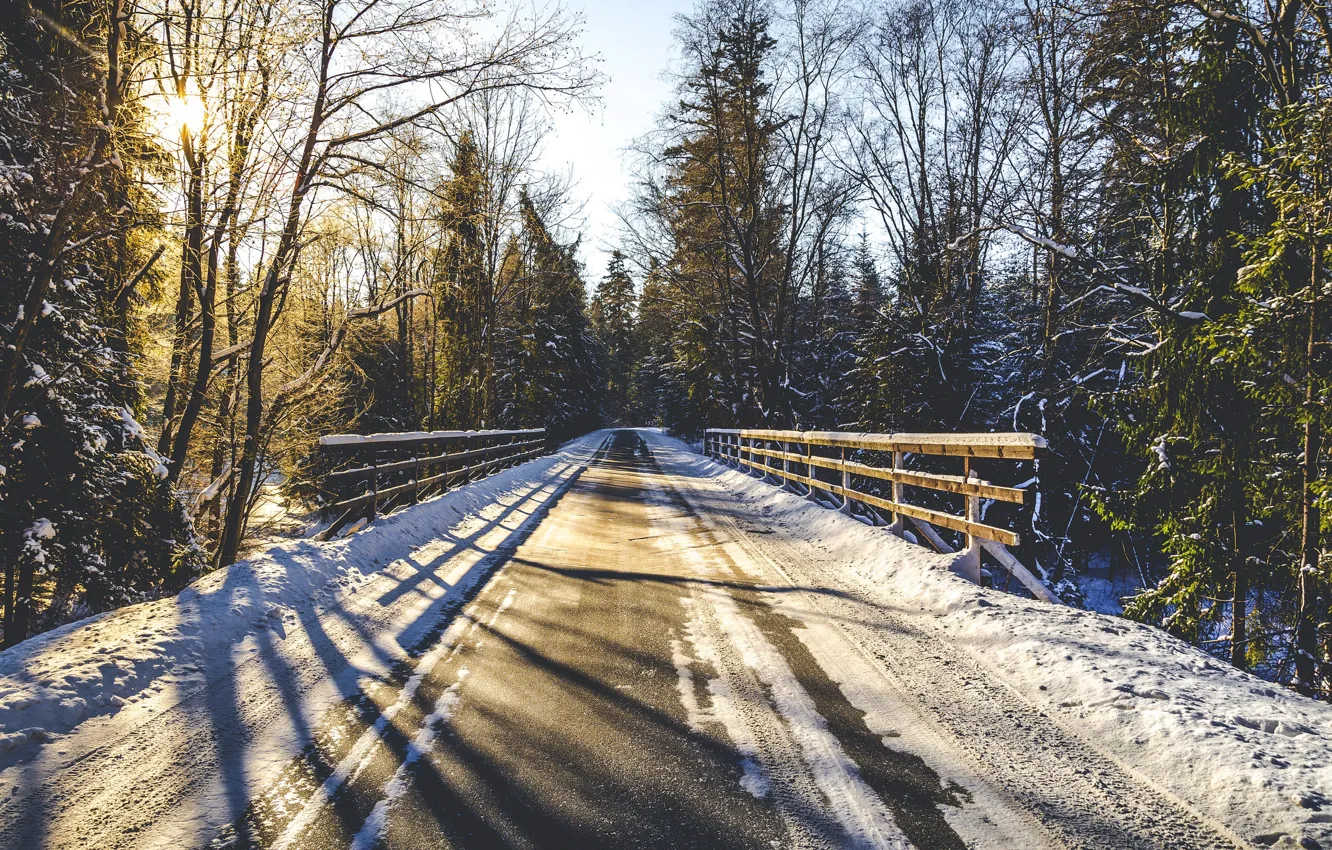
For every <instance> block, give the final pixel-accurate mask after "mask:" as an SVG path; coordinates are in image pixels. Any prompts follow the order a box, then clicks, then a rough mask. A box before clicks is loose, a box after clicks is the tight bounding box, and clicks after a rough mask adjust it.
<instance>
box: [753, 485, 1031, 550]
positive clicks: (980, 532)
mask: <svg viewBox="0 0 1332 850" xmlns="http://www.w3.org/2000/svg"><path fill="white" fill-rule="evenodd" d="M773 474H775V475H777V476H779V477H787V478H790V480H792V481H799V482H800V483H801V484H805V485H808V486H810V487H817V488H819V489H820V490H826V491H827V492H829V493H832V494H834V495H837V496H845V497H847V498H849V499H855V500H856V501H857V502H864V503H865V504H867V505H874V506H875V507H876V508H883V509H884V510H886V511H892V512H893V513H896V514H901V515H902V516H906V517H911V518H913V519H923V520H925V521H926V522H929V523H932V524H933V525H938V526H942V527H943V528H947V529H949V530H951V531H958V532H961V533H963V534H970V535H972V536H974V537H980V538H983V539H985V540H997V541H998V542H1000V543H1005V544H1007V545H1009V546H1016V545H1017V544H1018V542H1019V541H1020V538H1019V537H1018V535H1017V534H1015V533H1014V532H1012V531H1009V530H1008V529H1006V528H996V527H994V526H992V525H985V524H984V523H979V522H972V521H971V520H967V519H963V518H962V517H959V516H954V515H953V514H946V513H942V512H941V511H935V510H931V509H930V508H921V507H917V506H916V505H907V504H903V503H901V502H894V501H892V500H891V499H884V498H882V497H880V496H875V495H873V494H872V493H862V492H861V491H859V490H849V489H847V488H844V487H842V486H841V485H840V484H830V483H829V482H827V481H820V480H818V479H817V478H811V477H809V476H805V475H798V474H796V473H794V472H792V473H789V474H787V475H785V476H783V474H782V471H781V470H779V469H778V470H773Z"/></svg>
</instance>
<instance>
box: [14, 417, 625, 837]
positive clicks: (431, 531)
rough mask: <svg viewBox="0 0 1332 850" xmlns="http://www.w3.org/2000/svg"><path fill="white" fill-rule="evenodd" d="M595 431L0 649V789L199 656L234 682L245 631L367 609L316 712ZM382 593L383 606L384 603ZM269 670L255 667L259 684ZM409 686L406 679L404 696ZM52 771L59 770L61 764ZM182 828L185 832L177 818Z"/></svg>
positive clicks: (521, 519) (170, 699)
mask: <svg viewBox="0 0 1332 850" xmlns="http://www.w3.org/2000/svg"><path fill="white" fill-rule="evenodd" d="M125 419H126V425H127V427H128V428H129V429H130V430H131V432H133V430H134V425H137V423H134V422H133V418H132V417H130V416H129V415H128V412H126V414H125ZM602 436H604V435H594V436H592V437H588V438H583V439H582V440H578V441H574V442H572V443H569V444H568V445H566V446H565V447H563V448H562V449H561V450H560V451H558V452H556V453H554V454H552V455H548V456H545V457H541V458H537V459H535V460H532V461H528V462H527V463H524V464H520V465H518V466H515V467H513V468H511V469H507V470H504V471H502V472H499V473H496V474H495V475H492V476H491V477H489V478H487V479H484V480H482V481H479V482H476V483H473V484H470V485H467V486H465V487H462V488H459V489H456V490H453V491H451V492H449V493H446V494H444V495H442V496H439V497H436V498H434V499H431V500H429V501H427V502H424V503H422V504H420V505H416V506H414V507H412V508H410V509H407V510H404V511H401V512H399V513H397V514H394V515H392V516H388V517H384V518H381V519H379V520H378V521H376V522H375V523H373V524H372V525H370V526H368V527H367V528H366V529H365V530H364V531H362V532H361V533H358V534H354V535H351V536H348V537H346V538H341V539H338V540H335V541H329V542H316V541H308V540H301V541H292V542H287V543H282V544H280V545H277V546H274V547H272V548H270V549H268V550H266V551H264V552H262V553H260V554H258V555H255V556H254V557H252V558H250V559H248V560H245V561H241V562H239V563H236V564H233V565H232V566H230V567H226V568H224V569H221V570H218V571H215V572H213V573H210V574H209V575H207V576H204V577H203V578H201V579H199V580H198V581H196V582H194V583H193V584H192V585H190V587H188V588H187V589H186V590H184V591H183V592H182V593H181V594H180V595H179V596H177V597H172V598H168V599H162V600H157V601H154V602H147V603H142V604H139V605H133V606H129V607H127V608H122V609H119V610H116V611H112V612H108V613H105V614H100V615H97V616H94V617H90V618H87V619H85V620H81V621H79V622H76V623H71V624H68V625H66V626H62V627H60V628H58V629H54V630H52V631H50V632H47V633H45V634H42V635H39V636H36V637H33V638H30V639H28V640H27V641H24V642H23V643H21V644H19V645H18V646H15V647H12V648H10V649H7V650H5V651H4V652H0V790H2V789H4V788H6V787H9V786H12V785H13V783H14V782H15V781H17V780H18V779H19V777H20V776H22V775H23V774H22V773H21V771H23V770H25V769H28V768H25V767H24V765H23V764H22V763H20V762H19V761H18V760H19V759H20V758H22V759H24V760H31V759H32V758H35V757H37V755H38V754H37V753H34V752H32V751H33V750H35V749H37V748H39V745H41V744H43V743H45V742H47V741H49V740H53V739H54V738H57V737H58V738H59V739H60V740H62V741H66V742H71V743H72V742H74V741H75V740H76V739H77V740H79V741H81V742H84V743H85V744H86V745H87V746H88V747H89V748H90V749H91V748H93V747H94V746H95V745H96V744H97V743H98V740H99V736H106V735H109V734H111V732H110V731H108V730H107V729H106V728H104V727H106V726H107V724H108V723H110V721H111V720H112V718H113V717H114V716H115V715H117V714H118V713H120V712H123V711H131V710H133V712H132V713H133V714H134V718H131V719H130V720H127V721H126V722H127V723H129V722H138V723H142V722H148V723H149V724H152V723H153V722H154V721H153V720H152V717H153V716H155V715H157V714H161V713H163V712H168V711H170V710H171V709H172V708H173V706H174V705H175V704H176V703H177V702H178V701H179V699H180V689H185V690H187V691H188V690H193V689H196V688H198V687H200V686H203V687H205V688H207V687H211V683H210V682H209V681H207V679H208V677H209V676H211V675H212V672H211V671H212V669H213V668H212V665H210V664H209V663H207V662H208V660H209V659H214V660H217V659H222V661H221V662H220V663H218V665H217V667H218V669H219V674H220V675H225V676H229V677H238V676H239V675H240V673H239V668H240V667H241V666H242V664H243V660H244V658H246V657H249V655H250V654H252V653H253V647H251V646H250V644H251V643H252V641H253V637H254V636H255V635H256V634H262V633H263V632H265V631H267V630H277V633H278V636H279V637H281V638H283V639H284V640H283V643H284V644H285V645H286V646H285V647H284V651H290V652H296V651H298V649H299V647H298V646H297V643H300V644H301V645H302V646H308V644H307V643H305V642H304V641H299V642H298V641H293V638H296V637H300V638H302V639H304V638H305V634H304V633H303V632H302V633H299V634H298V633H297V632H295V631H293V632H291V633H288V632H287V631H286V629H288V628H291V629H293V630H295V629H300V628H301V627H302V626H303V625H304V624H305V623H307V622H309V623H311V624H318V628H317V630H316V632H315V634H314V636H319V635H335V634H342V633H344V632H347V625H346V620H347V618H348V617H349V616H350V615H351V614H350V612H351V611H352V610H355V611H357V612H360V611H361V609H365V614H364V615H363V616H364V617H365V619H364V620H363V621H361V622H360V623H359V632H360V637H359V638H358V640H360V641H361V643H362V644H363V645H364V646H365V647H366V649H365V650H364V652H363V655H364V656H365V657H360V656H356V657H351V658H349V663H348V672H349V673H350V674H351V676H352V681H351V682H350V683H349V682H346V681H341V680H338V681H335V682H332V684H331V685H329V688H330V689H331V690H330V691H329V692H328V693H324V694H322V695H321V696H320V699H322V700H323V701H324V702H323V703H318V702H316V701H315V700H314V697H313V696H311V695H307V697H309V699H310V700H311V701H310V703H309V704H308V705H306V706H303V708H304V709H305V712H306V714H307V715H309V716H312V717H315V716H318V713H319V711H320V710H322V707H324V706H326V705H331V704H333V702H336V701H337V700H338V699H340V698H342V696H343V695H345V694H344V693H341V692H346V693H354V692H355V690H356V688H357V687H359V685H357V684H356V682H357V681H361V680H366V681H369V680H374V679H376V678H381V677H382V676H384V675H386V671H387V669H388V667H389V666H391V665H392V664H394V663H396V662H397V661H399V660H400V659H402V658H403V657H404V647H407V646H410V645H411V644H410V640H411V639H413V638H412V635H414V634H417V633H418V632H421V631H422V630H423V629H425V628H428V623H425V621H424V620H422V619H421V618H422V616H423V614H424V613H425V612H428V611H429V610H434V608H432V606H434V607H438V605H439V604H440V601H441V600H442V599H443V598H444V597H445V595H447V594H449V593H451V592H453V591H454V590H455V588H463V587H465V586H467V585H468V584H469V583H474V582H475V581H476V580H478V579H479V576H477V575H475V574H474V573H475V572H476V571H475V570H474V569H473V568H472V567H473V565H474V564H475V563H477V562H479V561H480V560H481V558H482V557H483V556H484V555H485V554H486V553H487V552H488V551H493V547H494V546H496V545H499V542H500V541H502V540H503V539H505V538H507V537H509V536H511V535H512V534H514V533H517V532H518V530H520V529H521V528H526V527H529V526H530V525H531V524H532V523H533V522H535V521H537V520H539V517H540V510H539V508H540V507H541V505H543V504H545V503H547V502H548V501H550V500H551V499H553V498H554V497H555V496H556V495H557V494H558V493H559V492H560V491H561V490H562V489H563V487H565V486H567V485H568V484H569V483H570V482H571V481H572V479H573V477H574V474H575V473H576V472H577V470H578V469H579V468H580V467H581V465H582V464H583V463H585V462H586V460H587V458H588V457H590V455H591V453H592V451H594V450H595V447H596V445H597V444H598V443H599V441H600V439H601V438H602ZM534 515H535V516H534ZM55 532H56V529H55V528H54V526H53V525H52V524H51V523H49V522H45V521H39V522H38V523H36V524H34V526H33V527H32V528H31V529H29V531H28V533H27V534H26V535H25V536H27V537H29V538H30V540H31V541H32V542H33V543H36V542H37V541H39V540H45V539H50V537H51V536H52V535H53V534H54V533H55ZM441 558H453V559H454V560H455V561H456V562H457V564H458V566H455V567H453V569H452V571H451V572H450V573H449V574H448V576H446V577H445V578H444V579H442V580H440V581H439V583H438V584H436V583H434V582H426V583H425V584H424V586H422V587H421V588H418V589H416V590H414V591H413V592H412V593H411V594H401V593H397V592H395V591H394V589H395V588H397V587H399V586H400V585H402V584H404V583H407V585H408V586H409V587H410V586H411V583H410V579H411V578H414V577H418V578H419V572H418V570H417V569H416V568H414V567H413V566H412V564H416V563H420V564H427V563H431V562H433V561H436V560H438V559H441ZM381 577H382V580H381ZM365 594H370V596H369V597H368V598H363V597H364V595H365ZM390 595H391V596H392V599H393V600H394V601H393V602H385V601H383V600H384V599H386V598H388V597H389V596H390ZM325 639H326V638H325ZM446 643H447V642H446V641H441V643H440V646H444V645H445V644H446ZM299 651H301V652H308V651H310V650H308V649H301V650H299ZM440 651H444V650H440ZM226 659H231V660H226ZM312 660H313V659H312ZM306 663H307V664H308V663H309V662H306ZM315 663H316V665H317V664H318V662H317V661H316V662H315ZM421 663H422V664H424V663H426V662H425V660H423V661H422V662H421ZM201 666H203V667H204V668H205V670H203V671H201V669H200V668H201ZM260 667H262V664H261V665H260ZM268 675H269V674H262V673H261V675H260V679H262V680H267V676H268ZM334 678H337V677H336V676H335V677H334ZM342 678H343V679H345V678H346V677H342ZM256 685H259V683H258V682H256ZM259 686H260V687H262V685H259ZM228 687H234V685H229V686H228ZM410 690H411V687H410V683H409V686H408V688H407V689H406V690H405V691H404V693H405V694H406V693H408V692H409V691H410ZM340 691H341V692H340ZM391 716H392V713H390V712H385V714H384V717H385V718H391ZM91 719H96V720H98V724H96V726H97V728H95V729H90V730H88V731H87V732H84V730H82V729H81V728H80V727H82V726H84V725H93V724H89V721H90V720H91ZM197 723H198V724H200V725H199V730H198V734H200V735H202V736H204V737H205V738H208V737H209V734H210V733H209V732H208V729H209V718H207V717H200V718H198V720H197ZM303 743H304V742H302V741H299V740H283V741H282V742H281V746H282V751H281V752H276V753H268V754H262V753H254V752H249V753H245V754H244V755H246V756H248V757H249V759H250V765H248V766H247V768H248V769H252V770H255V776H254V777H253V779H254V781H255V782H260V781H261V780H262V779H263V773H262V770H259V769H258V768H256V767H254V765H258V766H260V767H271V768H272V769H274V770H276V769H280V767H281V765H282V764H283V761H284V758H285V756H284V755H283V753H284V752H287V751H291V750H293V749H299V747H300V746H302V745H303ZM56 761H60V760H58V759H57V760H56ZM51 769H52V770H57V771H58V770H59V765H58V764H55V765H52V767H51ZM15 771H19V772H17V773H16V772H15ZM217 815H221V816H222V817H223V821H222V822H225V821H226V812H225V811H222V812H218V813H213V814H211V815H209V814H206V813H204V814H198V815H197V817H213V816H217ZM219 825H220V824H219V823H212V824H207V825H205V826H207V827H208V828H213V827H216V826H219ZM196 826H197V825H196ZM181 828H182V829H187V830H189V829H193V827H192V826H190V825H188V824H187V825H186V826H184V827H181ZM199 828H200V829H203V828H204V827H203V826H200V827H199ZM188 834H195V833H193V832H189V833H188ZM171 840H179V839H178V838H176V839H171ZM171 840H167V839H163V842H164V843H162V844H161V846H178V845H173V844H172V843H171ZM149 843H150V844H151V842H149Z"/></svg>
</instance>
